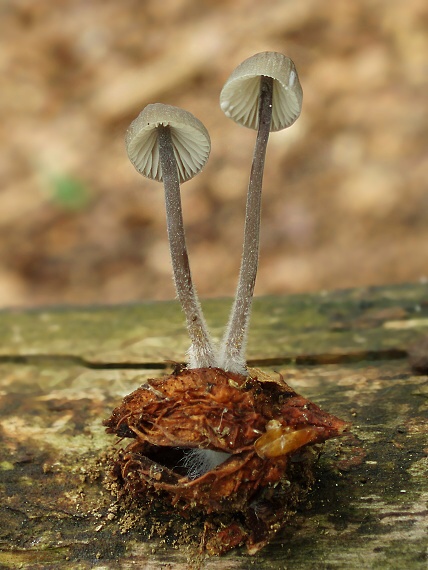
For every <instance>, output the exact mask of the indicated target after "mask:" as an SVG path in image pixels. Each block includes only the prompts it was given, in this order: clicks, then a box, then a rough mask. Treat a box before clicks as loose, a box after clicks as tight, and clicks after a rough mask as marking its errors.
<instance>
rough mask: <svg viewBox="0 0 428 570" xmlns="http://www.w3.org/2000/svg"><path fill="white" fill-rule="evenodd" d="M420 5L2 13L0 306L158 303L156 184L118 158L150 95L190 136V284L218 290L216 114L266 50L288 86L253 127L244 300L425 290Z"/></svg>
mask: <svg viewBox="0 0 428 570" xmlns="http://www.w3.org/2000/svg"><path fill="white" fill-rule="evenodd" d="M427 30H428V3H427V2H426V0H407V1H406V2H402V1H400V0H355V1H352V2H351V1H349V0H330V1H329V2H325V1H323V0H266V1H263V2H261V1H259V0H211V1H210V0H162V1H159V0H144V1H141V0H122V1H121V2H117V1H114V0H90V1H83V0H80V1H79V0H56V1H55V2H52V1H48V0H37V2H35V1H34V0H14V1H12V0H9V1H8V0H3V1H2V2H1V3H0V38H1V39H0V42H1V50H0V68H1V74H2V80H1V89H0V141H1V147H2V150H1V153H0V181H1V184H0V305H1V306H3V307H5V306H13V305H22V306H32V305H40V304H52V303H55V304H56V303H112V302H123V301H131V300H148V299H166V298H172V297H174V295H175V293H174V289H173V284H172V279H171V271H170V260H169V253H168V245H167V239H166V230H165V219H164V218H165V214H164V204H163V191H162V187H161V185H159V184H156V183H154V182H151V181H148V180H146V179H144V178H142V177H141V176H139V175H138V174H137V173H136V171H135V170H134V168H133V167H132V166H131V164H130V163H129V161H128V159H127V156H126V153H125V149H124V142H123V141H124V134H125V131H126V128H127V126H128V125H129V123H130V122H131V120H132V119H134V118H135V116H136V115H137V114H138V113H139V112H140V110H141V109H142V108H143V107H144V106H145V105H146V104H148V103H150V102H163V103H169V104H172V105H175V106H180V107H183V108H185V109H187V110H189V111H191V112H192V113H193V114H195V115H196V116H197V117H198V118H199V119H200V120H202V122H203V123H204V124H205V126H206V127H207V128H208V130H209V132H210V135H211V140H212V152H211V157H210V160H209V163H208V165H207V166H206V167H205V169H204V171H203V172H202V173H201V174H200V175H199V176H197V177H196V178H195V179H193V180H192V181H190V182H187V183H186V184H185V185H184V186H183V194H182V195H183V208H184V217H185V223H186V228H187V237H188V243H189V249H190V261H191V265H192V271H193V276H194V280H195V282H196V284H197V288H198V290H199V293H200V294H201V296H203V297H207V296H225V295H232V294H233V293H234V289H235V284H236V280H237V274H238V269H239V260H240V252H241V244H242V229H243V218H244V205H245V194H246V186H247V181H248V176H249V170H250V164H251V156H252V147H253V143H254V138H255V133H254V132H253V131H250V130H248V129H244V128H242V127H239V126H237V125H236V124H234V123H233V122H232V121H230V120H229V119H227V118H226V117H225V116H224V115H223V113H222V112H221V110H220V107H219V104H218V96H219V93H220V90H221V87H222V85H223V83H224V81H225V80H226V78H227V77H228V75H229V74H230V72H231V71H232V70H233V69H234V67H235V66H236V65H237V64H238V63H240V62H241V61H242V60H243V59H245V58H247V57H249V56H250V55H253V54H254V53H256V52H258V51H265V50H276V51H280V52H283V53H285V54H286V55H289V56H290V57H291V58H292V59H293V60H294V61H295V63H296V67H297V70H298V72H299V76H300V80H301V83H302V86H303V90H304V102H303V111H302V115H301V117H300V118H299V119H298V121H297V122H296V123H295V125H294V126H293V127H291V128H290V129H287V130H285V131H282V132H280V133H276V134H273V135H272V136H271V139H270V142H269V148H268V160H267V166H266V171H265V179H264V196H263V221H262V243H261V262H260V269H259V276H258V281H257V286H256V293H257V294H258V295H261V294H271V293H272V294H286V293H289V292H306V291H315V290H320V289H335V288H343V287H353V286H360V285H370V284H382V283H396V282H404V281H416V280H420V279H426V278H427V277H428V253H427V252H428V186H427V184H428V183H427V174H428V153H427V138H428V135H427V117H428V109H427V107H428V105H427V102H428V98H427V92H428V72H427V71H428V70H427V53H428V33H427Z"/></svg>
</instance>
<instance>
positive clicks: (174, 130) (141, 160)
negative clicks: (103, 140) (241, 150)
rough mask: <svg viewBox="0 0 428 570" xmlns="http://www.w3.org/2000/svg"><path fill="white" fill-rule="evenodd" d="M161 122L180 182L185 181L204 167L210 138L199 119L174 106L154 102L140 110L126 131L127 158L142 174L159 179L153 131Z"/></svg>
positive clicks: (156, 141) (157, 146) (157, 155)
mask: <svg viewBox="0 0 428 570" xmlns="http://www.w3.org/2000/svg"><path fill="white" fill-rule="evenodd" d="M161 125H162V126H164V127H167V126H168V127H170V130H171V139H172V146H173V150H174V156H175V159H176V161H177V168H178V174H179V178H180V182H186V180H190V179H191V178H193V176H195V175H196V174H198V172H200V170H202V168H203V167H204V165H205V163H206V162H207V160H208V156H209V154H210V150H211V141H210V136H209V134H208V131H207V129H206V128H205V127H204V125H203V124H202V123H201V121H199V120H198V119H197V118H196V117H195V116H193V115H192V114H191V113H189V112H188V111H184V110H183V109H179V108H178V107H172V106H171V105H163V104H162V103H155V104H152V105H147V107H145V108H144V109H143V110H142V111H141V113H140V114H139V115H138V117H137V118H136V119H135V120H134V121H132V123H131V125H130V126H129V128H128V130H127V133H126V139H125V144H126V150H127V152H128V156H129V160H130V161H131V162H132V164H133V165H134V166H135V168H136V170H138V172H139V173H140V174H142V175H143V176H147V178H152V179H153V180H158V181H159V182H161V181H162V168H161V164H160V160H159V139H158V131H157V127H159V126H161Z"/></svg>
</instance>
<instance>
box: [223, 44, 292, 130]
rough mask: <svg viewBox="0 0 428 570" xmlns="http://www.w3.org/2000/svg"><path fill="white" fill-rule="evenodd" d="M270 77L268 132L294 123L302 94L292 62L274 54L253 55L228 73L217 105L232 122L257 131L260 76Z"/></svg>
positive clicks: (287, 58)
mask: <svg viewBox="0 0 428 570" xmlns="http://www.w3.org/2000/svg"><path fill="white" fill-rule="evenodd" d="M263 75H264V76H266V77H272V78H273V79H274V82H273V100H272V105H273V107H272V122H271V128H270V130H271V131H280V130H282V129H285V128H286V127H289V126H290V125H292V124H293V123H294V121H295V120H296V119H297V117H298V116H299V115H300V111H301V109H302V98H303V92H302V87H301V86H300V82H299V77H298V75H297V71H296V68H295V66H294V63H293V62H292V60H291V59H290V58H289V57H287V56H285V55H283V54H282V53H277V52H274V51H266V52H262V53H257V54H256V55H253V56H252V57H250V58H248V59H246V60H245V61H243V62H242V63H241V64H240V65H238V67H237V68H236V69H235V70H234V71H233V72H232V74H231V75H230V77H229V79H228V80H227V81H226V83H225V84H224V87H223V89H222V91H221V94H220V106H221V108H222V110H223V111H224V113H225V114H226V115H227V116H228V117H230V118H231V119H233V120H234V121H235V122H236V123H238V124H240V125H243V126H244V127H248V128H250V129H257V127H258V106H259V92H260V78H261V76H263Z"/></svg>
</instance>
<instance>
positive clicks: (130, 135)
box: [125, 103, 215, 368]
mask: <svg viewBox="0 0 428 570" xmlns="http://www.w3.org/2000/svg"><path fill="white" fill-rule="evenodd" d="M125 142H126V148H127V152H128V156H129V159H130V161H131V162H132V164H133V165H134V167H135V168H136V170H137V171H138V172H139V173H140V174H143V175H144V176H146V177H148V178H152V179H153V180H157V181H159V182H161V181H162V182H163V184H164V189H165V204H166V219H167V230H168V240H169V247H170V253H171V260H172V267H173V274H174V282H175V287H176V291H177V295H178V298H179V300H180V303H181V306H182V308H183V311H184V314H185V317H186V322H187V330H188V332H189V336H190V340H191V346H190V349H189V351H188V357H189V366H190V368H203V367H210V366H214V365H215V352H214V349H213V345H212V342H211V339H210V335H209V332H208V329H207V325H206V323H205V319H204V317H203V314H202V309H201V306H200V303H199V300H198V296H197V293H196V290H195V288H194V286H193V282H192V276H191V272H190V266H189V258H188V255H187V247H186V239H185V233H184V226H183V214H182V209H181V196H180V182H185V181H186V180H190V179H191V178H192V177H193V176H195V175H196V174H197V173H198V172H199V171H200V170H201V169H202V168H203V166H204V165H205V163H206V161H207V160H208V156H209V153H210V149H211V143H210V137H209V134H208V132H207V130H206V128H205V127H204V125H203V124H202V123H201V122H200V121H199V120H198V119H197V118H196V117H194V116H193V115H192V114H191V113H189V112H187V111H184V110H183V109H179V108H177V107H172V106H171V105H163V104H161V103H156V104H153V105H147V107H145V108H144V109H143V111H142V112H141V113H140V114H139V115H138V117H137V118H136V119H135V120H134V121H133V122H132V123H131V125H130V127H129V129H128V131H127V134H126V141H125Z"/></svg>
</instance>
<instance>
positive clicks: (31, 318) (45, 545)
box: [0, 285, 428, 570]
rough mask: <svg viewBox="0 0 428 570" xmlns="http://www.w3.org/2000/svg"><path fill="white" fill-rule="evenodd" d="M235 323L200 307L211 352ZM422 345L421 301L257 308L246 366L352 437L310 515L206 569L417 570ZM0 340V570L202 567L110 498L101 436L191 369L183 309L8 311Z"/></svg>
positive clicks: (423, 504) (370, 295)
mask: <svg viewBox="0 0 428 570" xmlns="http://www.w3.org/2000/svg"><path fill="white" fill-rule="evenodd" d="M229 308H230V303H229V302H228V301H224V300H214V301H210V302H208V303H205V304H204V309H205V311H206V315H207V320H208V322H209V324H210V325H211V328H212V330H213V332H214V334H215V336H216V337H217V338H220V337H221V333H222V327H223V326H224V324H225V322H226V321H227V315H228V312H229ZM427 335H428V291H427V288H426V285H425V286H423V285H406V286H396V287H384V288H375V289H359V290H351V291H339V292H332V293H328V294H318V295H299V296H290V297H271V298H262V299H257V300H256V301H255V303H254V311H253V318H252V326H251V332H250V338H249V345H248V357H249V359H250V363H251V364H253V365H256V366H258V367H260V368H262V369H265V370H267V371H271V372H272V371H278V372H281V373H282V374H283V375H284V377H285V380H286V381H287V383H288V384H290V385H291V386H292V387H293V388H294V389H295V390H296V391H297V392H299V393H301V394H302V395H304V396H305V397H308V398H310V399H311V400H313V401H314V402H316V403H317V404H319V405H320V406H321V407H322V408H323V409H325V410H327V411H329V412H331V413H333V414H336V415H337V416H339V417H341V418H343V419H345V420H348V421H350V422H352V430H351V434H350V435H348V436H346V437H344V438H342V439H340V440H334V441H331V442H329V443H328V444H327V445H326V447H325V450H324V453H323V455H322V457H321V460H320V463H319V467H318V470H317V482H316V485H315V487H314V489H313V492H312V494H311V496H310V500H309V501H308V503H306V504H305V505H303V506H302V508H301V509H300V510H299V512H298V513H297V514H296V515H295V516H294V518H293V519H291V521H290V523H289V525H288V526H287V528H286V529H284V530H283V531H282V532H281V533H280V535H279V536H278V538H277V539H276V540H275V542H274V543H273V544H271V545H269V546H267V547H266V548H265V549H264V550H262V551H261V552H260V553H259V554H258V555H257V556H256V557H255V558H252V557H250V556H248V555H247V554H246V553H245V552H243V551H240V550H235V551H232V552H231V553H230V554H228V555H226V556H225V557H221V558H210V559H206V560H204V561H202V562H200V566H201V567H203V568H248V567H251V565H252V564H253V563H255V564H256V566H257V567H260V568H262V569H264V568H266V569H267V568H270V569H271V568H278V569H280V568H284V567H286V568H294V569H303V568H304V569H314V570H315V568H316V569H327V568H344V567H346V568H350V569H352V568H355V569H365V568H367V569H368V568H376V569H377V568H381V569H382V568H385V569H386V568H388V569H390V568H397V569H398V568H400V569H401V568H412V569H419V568H420V569H425V568H426V564H427V547H428V544H427V535H426V527H427V520H428V508H427V499H428V489H427V483H426V481H427V474H428V473H427V472H428V459H427V452H428V444H427V433H428V419H427V416H428V414H427V409H428V400H427V396H428V387H427V376H426V375H424V373H423V372H424V370H423V369H422V371H421V370H420V369H415V370H414V371H412V367H411V364H410V363H409V360H408V358H407V356H408V353H409V350H410V348H411V347H412V346H413V345H414V344H415V343H417V342H421V341H422V345H421V346H424V345H423V339H424V338H426V336H427ZM0 339H1V343H0V373H1V374H0V568H18V567H19V568H70V569H71V568H73V569H76V568H82V569H86V568H96V567H99V568H107V569H110V568H112V569H113V568H133V567H136V566H138V567H139V568H149V569H150V568H169V567H171V568H172V567H174V568H178V569H180V568H187V567H188V566H189V564H190V563H192V564H193V565H194V566H197V565H198V564H197V562H196V558H195V555H194V553H195V551H194V549H193V547H191V546H187V545H186V544H185V542H184V541H183V537H182V536H180V533H181V534H183V532H185V531H186V529H188V532H189V533H191V532H193V529H192V527H191V526H190V525H187V523H183V522H182V521H181V522H180V523H177V521H175V519H174V517H173V519H174V520H173V521H172V522H171V521H169V520H165V521H164V525H163V526H159V527H158V528H154V525H155V523H153V522H152V521H151V517H152V516H153V513H135V512H128V513H124V512H123V509H122V510H121V509H119V510H118V508H117V505H115V504H114V501H113V498H112V496H111V495H110V493H109V492H108V491H107V490H106V488H105V486H104V485H103V478H104V473H105V465H104V462H103V457H104V456H105V455H106V454H108V453H109V452H110V450H111V446H112V445H113V444H114V443H115V439H114V438H112V436H108V435H106V434H105V432H104V428H103V426H102V424H101V421H102V420H103V419H105V418H106V417H108V415H109V414H110V412H111V410H112V409H113V407H115V406H116V405H118V403H119V402H120V400H121V398H122V397H123V396H124V395H125V394H127V393H129V392H131V391H132V390H134V389H135V388H137V387H138V386H139V385H140V384H142V383H143V382H144V381H145V380H146V379H147V378H153V377H156V376H162V375H163V374H164V373H167V372H169V371H170V370H171V366H170V364H169V363H167V362H165V361H166V360H169V361H171V360H172V361H182V360H183V359H184V354H185V351H186V350H187V348H188V340H187V338H186V334H185V328H184V320H183V316H182V314H181V313H180V309H179V308H178V306H177V304H176V303H155V304H152V303H150V304H138V305H135V306H129V305H128V306H123V307H109V308H102V307H100V308H67V309H46V310H44V309H41V310H36V311H25V312H24V311H4V312H2V314H1V322H0ZM137 515H138V516H137ZM136 520H137V521H138V520H139V521H140V522H139V523H137V524H136ZM141 521H143V522H141ZM174 521H175V522H174ZM156 524H157V523H156ZM159 532H163V533H164V536H161V537H159V536H156V535H157V534H158V533H159ZM191 561H192V562H191Z"/></svg>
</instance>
